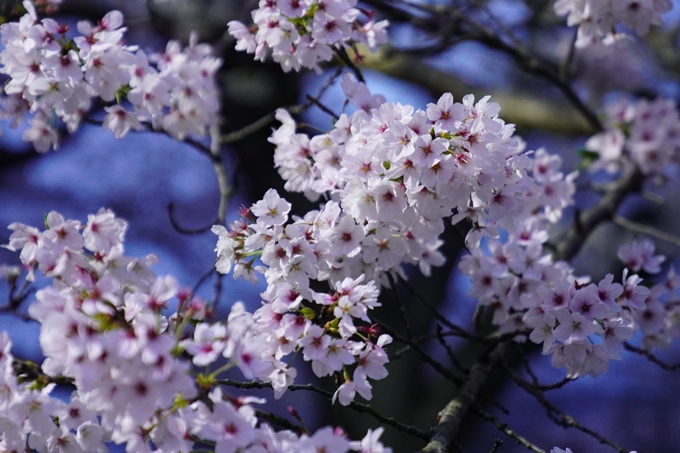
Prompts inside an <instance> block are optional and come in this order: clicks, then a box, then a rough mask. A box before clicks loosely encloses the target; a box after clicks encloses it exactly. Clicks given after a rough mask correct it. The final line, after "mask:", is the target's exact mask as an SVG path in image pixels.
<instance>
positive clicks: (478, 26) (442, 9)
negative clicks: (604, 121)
mask: <svg viewBox="0 0 680 453" xmlns="http://www.w3.org/2000/svg"><path fill="white" fill-rule="evenodd" d="M367 3H369V4H371V5H373V6H374V7H376V8H377V9H380V10H381V11H384V12H385V13H386V14H387V15H388V16H393V17H398V18H399V19H400V20H401V21H403V22H409V23H410V24H412V25H414V26H416V27H418V28H420V29H421V30H423V31H424V32H426V33H428V34H429V35H430V36H432V38H433V39H434V40H435V41H436V44H434V47H435V48H436V51H437V52H440V51H442V50H445V49H446V48H448V47H450V45H451V44H454V43H456V42H459V41H462V40H472V41H477V42H479V43H481V44H484V45H486V46H487V47H489V48H492V49H496V50H499V51H501V52H503V53H505V54H507V55H509V56H510V57H512V58H513V59H514V60H515V62H516V63H517V65H518V66H519V67H520V68H522V69H524V70H525V71H526V72H528V73H529V74H534V75H536V76H539V77H541V78H543V79H545V80H546V81H548V82H549V83H550V84H551V85H553V86H555V87H557V88H558V89H559V90H560V91H562V93H563V94H564V96H565V97H566V98H567V100H568V101H569V102H570V103H571V105H572V106H573V107H574V108H575V110H576V111H577V112H578V113H579V114H580V115H581V116H582V118H583V119H585V121H586V123H587V126H586V127H587V128H588V133H592V132H597V131H600V130H602V125H601V124H600V121H599V119H598V118H597V116H596V115H595V113H594V112H593V111H592V110H590V108H589V107H588V106H586V105H585V104H584V103H583V101H581V99H580V98H579V97H578V95H577V94H576V93H575V92H574V90H573V89H572V88H571V86H570V84H569V83H568V82H567V79H566V78H563V77H562V76H561V75H562V74H561V71H560V68H558V67H557V66H556V65H554V64H550V63H548V62H545V61H542V60H540V59H539V58H538V57H537V56H535V55H534V54H532V53H531V52H530V51H529V50H528V49H527V47H526V46H524V45H523V44H522V43H521V42H520V41H519V40H517V39H512V44H509V43H507V42H505V41H504V40H503V39H502V38H501V37H500V36H499V35H498V33H496V32H495V31H494V30H492V29H491V28H489V27H487V26H486V25H484V24H482V23H479V22H476V21H475V20H474V19H473V17H472V14H470V13H469V12H465V11H462V10H461V9H460V8H458V7H456V6H453V5H435V4H429V3H418V4H416V3H410V2H407V1H404V0H399V1H387V0H368V1H367ZM411 11H418V12H419V13H420V14H415V13H412V12H411ZM452 24H453V25H452ZM454 25H455V26H454ZM510 37H511V38H514V37H513V36H512V35H510ZM422 51H423V49H420V53H422ZM369 60H370V57H369V58H367V65H368V66H369V67H370V65H371V64H370V63H369V62H368V61H369ZM413 63H416V62H415V61H414V62H413ZM413 68H419V70H418V71H414V70H413ZM431 70H432V68H429V67H427V65H425V64H424V63H423V62H422V61H420V60H419V59H418V60H417V64H412V65H409V67H408V69H407V70H406V71H407V72H409V71H410V72H411V73H412V74H411V75H410V78H411V79H413V78H415V77H417V78H419V77H420V75H421V74H422V73H429V72H430V71H431ZM395 76H396V75H395ZM428 77H429V78H430V79H431V76H428ZM447 77H451V76H450V75H447ZM412 81H414V82H416V81H415V80H412ZM416 83H418V82H416ZM421 84H422V85H424V86H428V87H430V88H432V87H431V85H428V84H425V83H421ZM432 91H435V92H443V91H450V90H441V89H440V90H436V89H433V90H432ZM469 92H471V91H468V93H469ZM454 94H455V93H454ZM531 97H532V99H534V102H535V97H536V93H535V92H533V93H531ZM548 103H549V107H548V109H550V111H551V115H554V114H555V113H556V112H557V111H559V109H558V108H556V106H555V103H554V101H553V100H551V101H549V102H548ZM501 105H502V106H503V110H504V118H507V119H508V121H512V122H514V123H515V124H518V125H520V124H519V123H518V122H517V121H516V120H515V119H514V118H513V119H511V118H509V117H507V116H506V115H507V113H508V112H507V111H506V110H509V109H507V108H506V105H505V104H503V103H501ZM520 126H521V125H520Z"/></svg>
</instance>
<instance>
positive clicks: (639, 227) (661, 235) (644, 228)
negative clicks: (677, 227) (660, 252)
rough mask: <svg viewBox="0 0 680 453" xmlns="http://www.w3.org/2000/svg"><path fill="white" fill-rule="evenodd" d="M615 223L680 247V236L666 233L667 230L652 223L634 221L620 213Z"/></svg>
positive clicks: (615, 217)
mask: <svg viewBox="0 0 680 453" xmlns="http://www.w3.org/2000/svg"><path fill="white" fill-rule="evenodd" d="M614 223H615V224H617V225H619V226H621V227H623V228H626V229H628V230H631V231H635V232H636V233H643V234H647V235H649V236H652V237H655V238H657V239H661V240H662V241H666V242H670V243H671V244H674V245H677V246H679V247H680V237H678V236H675V235H672V234H670V233H666V232H665V231H662V230H660V229H658V228H654V227H653V226H651V225H643V224H641V223H637V222H633V221H632V220H628V219H626V218H625V217H621V216H620V215H616V216H614Z"/></svg>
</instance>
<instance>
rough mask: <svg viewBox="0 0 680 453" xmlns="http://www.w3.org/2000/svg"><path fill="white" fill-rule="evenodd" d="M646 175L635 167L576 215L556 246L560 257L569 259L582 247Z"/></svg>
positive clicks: (636, 188) (613, 214)
mask: <svg viewBox="0 0 680 453" xmlns="http://www.w3.org/2000/svg"><path fill="white" fill-rule="evenodd" d="M643 181H644V176H643V175H642V173H640V171H639V170H638V169H634V170H632V171H630V172H629V173H627V174H626V175H624V176H623V177H622V178H621V179H619V180H618V181H617V182H616V184H615V185H614V188H613V189H612V190H610V191H609V192H607V193H606V194H605V195H604V196H603V197H602V198H601V199H600V201H599V202H598V203H597V204H596V205H595V206H593V207H592V208H590V209H588V210H587V211H585V212H582V213H580V214H577V215H576V219H575V220H574V224H573V225H572V227H571V228H570V229H569V230H568V231H567V233H566V234H565V235H564V239H562V241H560V242H559V244H557V246H556V247H555V250H556V251H557V252H556V256H557V258H558V259H561V260H565V261H568V260H569V259H571V258H573V257H574V256H575V255H576V254H577V253H578V251H579V250H580V249H581V247H582V246H583V244H584V243H585V241H586V239H587V238H588V236H589V234H590V233H591V232H592V231H593V230H594V229H595V228H596V227H597V226H598V225H599V224H600V223H602V222H604V221H605V220H610V219H612V218H613V217H614V216H615V215H616V211H617V210H618V208H619V206H620V205H621V203H622V202H623V200H624V198H626V196H628V195H629V194H630V193H632V192H637V191H639V190H640V189H641V188H642V182H643Z"/></svg>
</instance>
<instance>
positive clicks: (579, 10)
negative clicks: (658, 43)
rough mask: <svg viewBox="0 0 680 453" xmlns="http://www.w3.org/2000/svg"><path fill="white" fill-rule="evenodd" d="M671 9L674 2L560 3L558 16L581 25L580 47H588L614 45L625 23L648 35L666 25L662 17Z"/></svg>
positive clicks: (614, 0)
mask: <svg viewBox="0 0 680 453" xmlns="http://www.w3.org/2000/svg"><path fill="white" fill-rule="evenodd" d="M671 7H672V3H671V2H670V0H643V1H640V0H557V1H556V2H555V13H557V15H558V16H567V24H568V25H569V26H570V27H573V26H575V25H577V26H578V36H577V39H576V46H577V47H586V46H589V45H592V44H599V43H604V44H611V43H613V42H614V41H615V40H616V39H618V38H619V37H620V36H621V35H620V34H618V33H617V30H616V27H617V25H618V24H621V23H622V24H623V25H625V26H626V27H627V28H629V29H630V30H632V31H634V32H635V33H636V34H638V35H645V34H647V32H648V31H649V27H650V26H652V25H655V26H660V25H661V24H662V19H661V15H662V14H663V13H665V12H667V11H668V10H670V9H671Z"/></svg>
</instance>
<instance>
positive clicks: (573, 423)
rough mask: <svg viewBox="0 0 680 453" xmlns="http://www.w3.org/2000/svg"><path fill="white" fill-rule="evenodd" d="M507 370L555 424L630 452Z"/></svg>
mask: <svg viewBox="0 0 680 453" xmlns="http://www.w3.org/2000/svg"><path fill="white" fill-rule="evenodd" d="M506 369H507V371H508V373H509V374H510V376H511V377H512V380H513V381H514V382H515V383H516V384H517V385H518V386H519V387H520V388H521V389H523V390H524V391H526V392H527V393H529V394H530V395H531V396H533V397H534V399H535V400H536V401H537V402H538V403H539V404H541V405H542V406H543V408H544V409H545V410H546V413H547V414H548V416H549V417H550V418H551V420H553V421H554V422H555V423H557V424H558V425H560V426H563V427H565V428H574V429H576V430H578V431H581V432H582V433H584V434H587V435H589V436H590V437H592V438H594V439H596V440H597V441H598V442H600V443H601V444H604V445H609V446H610V447H612V448H614V449H615V450H616V451H617V452H619V453H628V450H626V449H624V448H623V447H622V446H621V445H619V444H618V443H616V442H614V441H613V440H610V439H608V438H606V437H604V436H603V435H602V434H600V433H598V432H597V431H594V430H592V429H590V428H588V427H587V426H584V425H583V424H581V423H579V422H578V421H577V420H576V419H575V418H574V417H572V416H571V415H569V414H567V413H565V412H564V411H563V410H562V409H560V408H559V407H557V406H556V405H554V404H553V403H551V402H550V401H548V400H547V399H546V397H545V395H543V392H541V391H540V390H536V389H535V388H534V387H533V386H531V385H529V384H528V383H526V382H525V381H523V380H522V379H519V378H518V377H517V376H516V375H515V374H514V373H513V372H512V371H511V370H510V369H509V367H507V366H506Z"/></svg>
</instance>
